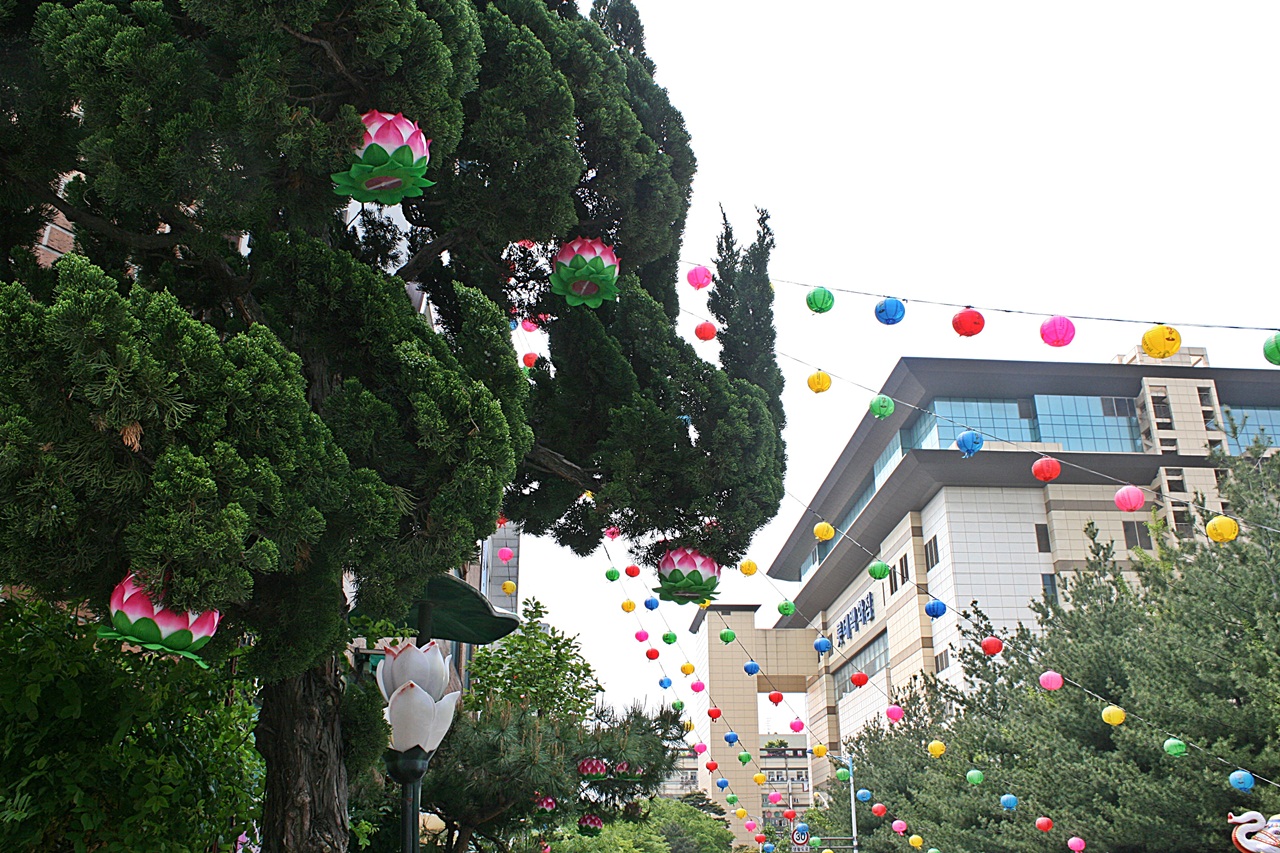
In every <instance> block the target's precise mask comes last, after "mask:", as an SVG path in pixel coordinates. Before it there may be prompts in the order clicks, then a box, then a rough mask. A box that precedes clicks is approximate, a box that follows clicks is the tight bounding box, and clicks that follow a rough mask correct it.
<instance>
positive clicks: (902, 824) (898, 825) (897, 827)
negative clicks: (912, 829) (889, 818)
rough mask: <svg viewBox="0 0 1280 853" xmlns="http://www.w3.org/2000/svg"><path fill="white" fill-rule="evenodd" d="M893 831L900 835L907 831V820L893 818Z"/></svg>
mask: <svg viewBox="0 0 1280 853" xmlns="http://www.w3.org/2000/svg"><path fill="white" fill-rule="evenodd" d="M892 826H893V831H894V832H896V833H898V834H899V835H902V834H903V833H905V832H906V831H907V822H906V821H905V820H895V821H894V822H893V824H892Z"/></svg>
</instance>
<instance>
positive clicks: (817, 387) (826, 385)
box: [809, 370, 831, 394]
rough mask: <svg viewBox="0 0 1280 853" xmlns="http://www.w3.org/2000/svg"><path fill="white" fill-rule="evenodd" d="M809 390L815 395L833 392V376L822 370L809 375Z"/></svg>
mask: <svg viewBox="0 0 1280 853" xmlns="http://www.w3.org/2000/svg"><path fill="white" fill-rule="evenodd" d="M809 390H810V391H812V392H813V393H815V394H821V393H822V392H823V391H829V390H831V376H830V375H829V374H827V373H824V372H823V371H821V370H819V371H816V372H814V373H811V374H809Z"/></svg>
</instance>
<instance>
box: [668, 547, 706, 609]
mask: <svg viewBox="0 0 1280 853" xmlns="http://www.w3.org/2000/svg"><path fill="white" fill-rule="evenodd" d="M719 585H720V564H719V563H717V562H716V561H715V560H713V559H711V558H710V557H708V556H706V555H705V554H701V553H699V552H698V551H695V550H694V549H692V548H672V549H671V550H669V551H667V552H666V553H665V554H663V555H662V559H661V560H659V561H658V585H657V586H656V587H654V588H653V591H654V592H656V593H658V597H659V598H661V599H662V600H663V601H674V602H675V603H676V604H688V603H689V602H691V601H692V602H697V601H711V600H713V599H714V598H715V597H716V591H717V587H719Z"/></svg>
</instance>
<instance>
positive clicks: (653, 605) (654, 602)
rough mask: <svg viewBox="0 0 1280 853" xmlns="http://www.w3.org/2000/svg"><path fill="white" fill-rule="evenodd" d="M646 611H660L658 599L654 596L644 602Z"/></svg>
mask: <svg viewBox="0 0 1280 853" xmlns="http://www.w3.org/2000/svg"><path fill="white" fill-rule="evenodd" d="M644 609H645V610H657V609H658V599H656V598H654V597H652V596H650V597H649V598H646V599H645V600H644Z"/></svg>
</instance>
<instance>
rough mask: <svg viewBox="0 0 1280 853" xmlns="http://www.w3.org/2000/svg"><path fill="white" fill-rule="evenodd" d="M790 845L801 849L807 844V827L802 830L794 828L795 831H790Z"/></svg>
mask: <svg viewBox="0 0 1280 853" xmlns="http://www.w3.org/2000/svg"><path fill="white" fill-rule="evenodd" d="M791 843H792V844H794V845H796V846H797V847H803V846H805V845H806V844H808V843H809V829H808V827H806V828H804V829H800V828H799V827H796V828H795V829H792V830H791Z"/></svg>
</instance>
